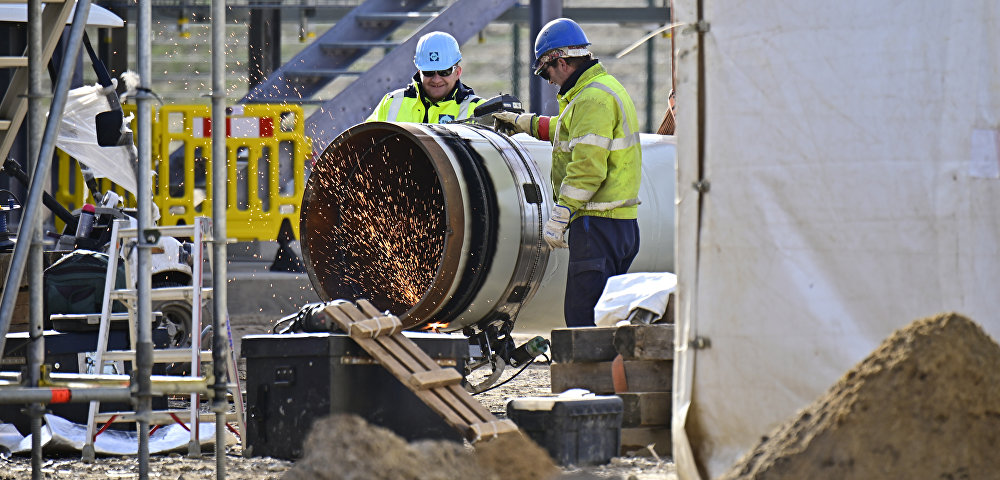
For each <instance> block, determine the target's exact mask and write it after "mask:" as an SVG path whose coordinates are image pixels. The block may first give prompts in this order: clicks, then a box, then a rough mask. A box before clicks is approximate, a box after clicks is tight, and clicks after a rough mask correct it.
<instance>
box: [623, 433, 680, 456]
mask: <svg viewBox="0 0 1000 480" xmlns="http://www.w3.org/2000/svg"><path fill="white" fill-rule="evenodd" d="M672 444H673V443H672V441H671V437H670V429H669V428H665V427H639V428H623V429H622V450H621V453H622V455H637V456H647V457H650V456H652V453H651V452H650V450H651V449H652V450H653V451H655V452H656V454H657V455H659V456H661V457H669V456H670V455H671V454H672V451H671V445H672Z"/></svg>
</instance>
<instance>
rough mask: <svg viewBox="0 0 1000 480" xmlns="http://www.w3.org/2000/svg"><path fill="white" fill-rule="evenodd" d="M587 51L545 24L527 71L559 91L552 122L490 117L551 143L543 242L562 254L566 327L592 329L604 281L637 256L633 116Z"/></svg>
mask: <svg viewBox="0 0 1000 480" xmlns="http://www.w3.org/2000/svg"><path fill="white" fill-rule="evenodd" d="M589 45H590V40H588V39H587V35H585V34H584V32H583V29H581V28H580V25H578V24H577V23H576V22H574V21H573V20H570V19H568V18H557V19H555V20H553V21H551V22H549V23H548V24H546V25H545V26H544V27H542V29H541V31H539V32H538V38H536V39H535V59H536V60H535V65H534V69H535V75H538V76H541V77H542V78H544V79H546V80H548V81H549V83H552V84H555V85H558V86H559V94H558V100H559V116H557V117H546V116H540V115H536V114H534V113H521V114H517V113H511V112H500V113H494V114H493V116H494V117H495V118H496V119H497V121H498V125H500V126H501V127H502V128H503V126H506V129H507V130H508V131H509V132H510V133H522V132H523V133H527V134H529V135H531V136H534V137H535V138H538V139H542V140H550V141H551V142H552V174H551V180H552V193H553V196H554V200H555V205H554V206H553V208H552V212H551V214H550V215H549V219H548V220H547V221H546V223H545V227H544V231H543V237H544V238H545V241H546V242H547V243H548V244H549V246H550V247H552V248H567V247H568V248H569V263H568V265H567V270H568V278H567V281H566V303H565V304H564V305H563V314H564V316H565V319H566V326H568V327H585V326H593V325H594V306H595V305H596V304H597V301H598V299H599V298H600V297H601V293H602V292H603V291H604V286H605V284H606V283H607V279H608V278H609V277H612V276H614V275H621V274H623V273H626V272H627V271H628V269H629V266H631V264H632V260H634V259H635V256H636V254H637V253H638V252H639V224H638V222H637V220H636V219H637V213H638V208H637V206H638V205H639V198H638V195H639V181H640V172H641V167H642V152H641V150H640V145H639V121H638V116H637V115H636V111H635V105H634V104H633V103H632V99H631V98H630V97H629V95H628V92H626V91H625V88H624V87H622V84H621V83H619V82H618V80H616V79H615V78H614V77H612V76H611V75H610V74H609V73H608V72H607V70H605V69H604V66H603V65H602V64H601V63H600V62H599V61H598V60H597V59H595V58H593V56H592V55H591V53H590V51H589V49H588V48H587V47H588V46H589ZM567 230H568V231H569V241H568V242H567V240H565V235H566V231H567Z"/></svg>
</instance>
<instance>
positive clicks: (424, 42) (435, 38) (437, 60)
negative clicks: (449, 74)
mask: <svg viewBox="0 0 1000 480" xmlns="http://www.w3.org/2000/svg"><path fill="white" fill-rule="evenodd" d="M461 59H462V52H461V51H460V50H459V49H458V40H455V37H453V36H451V35H448V34H447V33H445V32H431V33H428V34H427V35H424V36H422V37H420V40H418V41H417V51H416V53H415V54H414V55H413V64H414V65H416V66H417V70H421V71H425V72H430V71H434V70H446V69H449V68H451V67H452V65H455V64H456V63H458V61H459V60H461Z"/></svg>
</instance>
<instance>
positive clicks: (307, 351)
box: [241, 332, 469, 459]
mask: <svg viewBox="0 0 1000 480" xmlns="http://www.w3.org/2000/svg"><path fill="white" fill-rule="evenodd" d="M404 335H406V336H407V337H408V338H409V339H410V340H412V341H413V342H414V343H416V344H417V346H419V347H420V349H421V350H423V351H424V352H426V353H427V354H428V355H429V356H430V357H431V358H433V359H435V360H436V361H437V362H438V364H439V365H441V366H442V367H454V368H456V369H457V370H458V371H459V372H462V371H463V370H464V368H465V364H466V362H467V359H468V356H469V342H468V339H467V338H466V337H464V336H459V335H448V334H441V333H416V332H405V333H404ZM241 351H242V356H243V357H244V358H246V372H247V373H246V374H247V379H246V389H247V438H246V443H244V445H245V448H246V449H247V453H248V455H252V456H261V457H264V456H267V457H275V458H284V459H297V458H301V457H302V456H303V454H304V452H303V446H302V443H303V441H304V440H305V437H306V435H308V433H309V430H310V427H311V426H312V424H313V422H314V421H315V420H316V419H319V418H322V417H325V416H327V415H330V414H335V413H350V414H355V415H358V416H360V417H362V418H364V419H365V420H366V421H368V422H369V423H371V424H374V425H379V426H382V427H385V428H388V429H390V430H393V431H394V432H396V434H398V435H399V436H401V437H403V438H405V439H406V440H408V441H412V440H416V439H421V438H432V439H448V440H454V441H458V442H461V441H462V436H461V434H460V433H459V432H458V431H457V430H455V429H454V428H452V427H451V426H449V425H448V424H447V423H445V421H444V420H443V419H442V418H441V417H440V416H439V415H438V414H437V413H436V412H434V411H433V410H431V408H430V407H428V406H427V405H425V404H424V403H423V401H421V400H420V399H419V398H417V396H416V395H415V394H414V393H413V392H411V391H410V390H409V389H408V388H406V386H404V385H403V384H402V383H400V382H399V380H397V379H396V377H394V376H393V375H392V374H391V373H389V371H388V370H386V369H385V368H383V367H382V366H381V365H379V364H378V363H376V361H375V360H374V359H373V358H371V357H370V356H369V355H368V354H367V353H366V352H365V351H364V349H362V348H361V347H360V346H358V344H357V343H355V342H354V340H351V338H350V337H348V336H347V335H344V334H339V333H295V334H280V335H247V336H245V337H243V341H242V350H241Z"/></svg>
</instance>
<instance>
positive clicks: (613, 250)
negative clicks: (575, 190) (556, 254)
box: [563, 216, 639, 327]
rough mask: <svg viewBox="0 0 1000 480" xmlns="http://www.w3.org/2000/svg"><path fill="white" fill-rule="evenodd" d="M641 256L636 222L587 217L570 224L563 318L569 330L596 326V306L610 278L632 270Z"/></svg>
mask: <svg viewBox="0 0 1000 480" xmlns="http://www.w3.org/2000/svg"><path fill="white" fill-rule="evenodd" d="M637 253H639V223H638V222H637V221H636V220H634V219H633V220H618V219H613V218H603V217H590V216H584V217H581V218H578V219H575V220H573V222H572V223H570V224H569V266H568V269H567V270H568V272H567V276H566V300H565V301H564V303H563V315H564V316H565V317H566V326H567V327H593V326H594V306H595V305H597V300H599V299H600V298H601V293H603V292H604V284H605V283H607V281H608V278H609V277H613V276H615V275H621V274H623V273H626V272H627V271H628V268H629V266H631V265H632V260H634V259H635V255H636V254H637Z"/></svg>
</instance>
